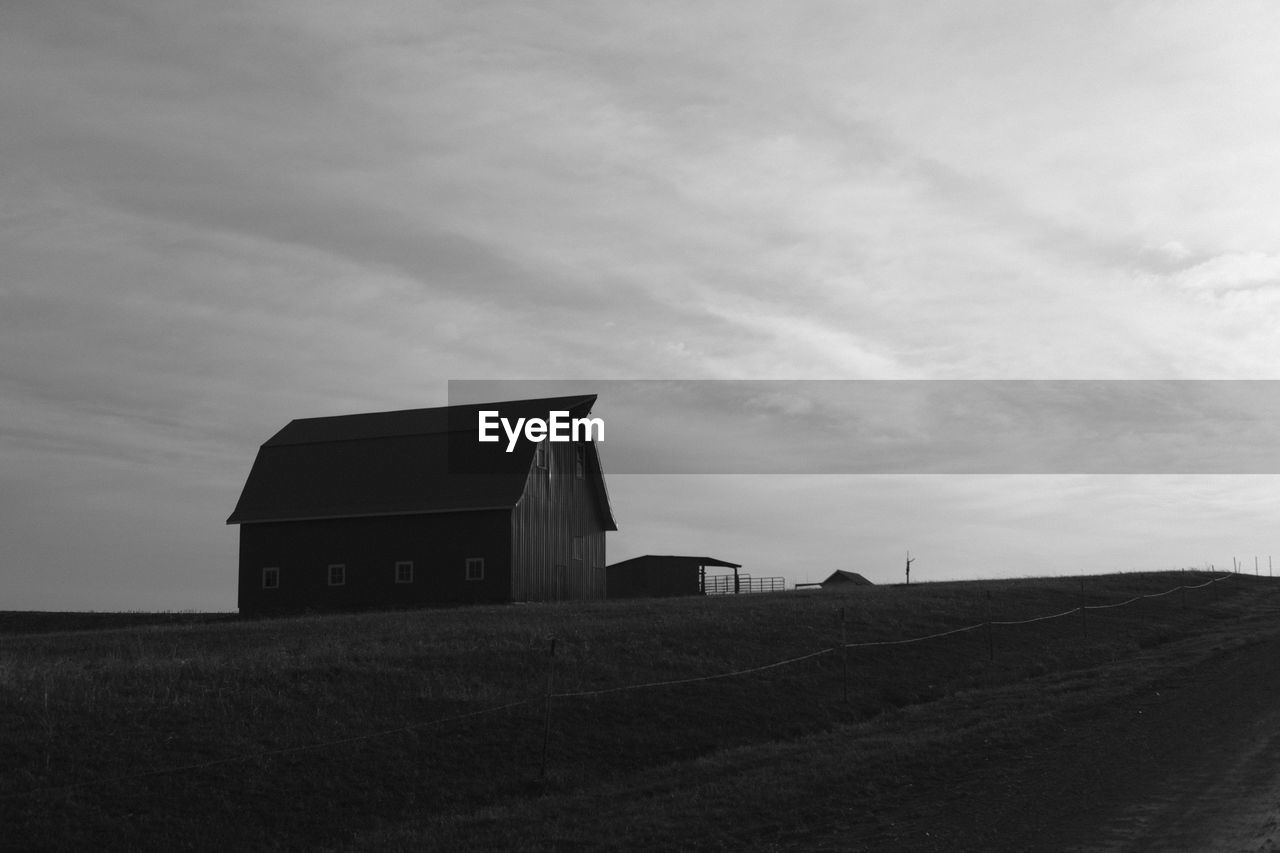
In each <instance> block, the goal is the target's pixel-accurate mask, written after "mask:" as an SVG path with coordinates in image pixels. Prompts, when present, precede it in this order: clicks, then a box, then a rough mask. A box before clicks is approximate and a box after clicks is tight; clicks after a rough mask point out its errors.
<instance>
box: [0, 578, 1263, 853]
mask: <svg viewBox="0 0 1280 853" xmlns="http://www.w3.org/2000/svg"><path fill="white" fill-rule="evenodd" d="M1203 577H1204V576H1200V575H1194V574H1188V575H1185V576H1184V575H1181V574H1173V573H1164V574H1154V575H1113V576H1105V577H1092V578H1088V579H1087V582H1086V584H1085V595H1086V599H1085V600H1087V602H1088V603H1090V604H1103V603H1112V602H1115V601H1121V600H1124V599H1127V598H1129V597H1131V596H1133V595H1142V594H1150V593H1156V592H1161V591H1164V590H1166V589H1168V588H1170V587H1171V586H1176V585H1178V584H1180V583H1183V582H1184V580H1185V581H1186V582H1188V583H1192V582H1198V581H1200V580H1202V579H1203ZM1270 590H1271V586H1270V585H1269V584H1268V583H1267V582H1266V580H1265V579H1254V578H1249V577H1247V576H1239V577H1237V578H1233V579H1232V580H1230V581H1227V582H1224V583H1221V584H1217V585H1215V586H1214V587H1213V588H1211V589H1208V590H1196V591H1193V592H1190V593H1188V596H1187V598H1186V601H1185V604H1184V601H1183V598H1182V596H1181V595H1176V594H1175V595H1173V596H1166V597H1164V598H1160V599H1149V600H1146V601H1145V602H1144V603H1143V604H1142V605H1141V606H1130V607H1126V608H1119V609H1114V610H1105V611H1091V612H1090V613H1089V615H1088V621H1087V623H1086V624H1087V629H1088V633H1087V636H1084V635H1083V634H1082V626H1081V623H1080V620H1079V617H1078V616H1075V617H1066V618H1062V619H1057V620H1052V621H1049V622H1040V623H1035V624H1032V625H1024V626H1002V627H997V628H995V629H994V631H993V632H992V634H991V635H990V637H989V636H988V634H987V632H986V631H985V630H977V631H971V632H966V633H962V634H957V635H954V636H952V637H947V638H944V639H941V640H936V641H929V642H926V643H920V644H913V645H906V646H882V647H875V648H867V649H857V650H853V651H851V652H850V654H849V657H848V669H847V672H848V676H847V678H848V681H847V684H848V688H849V697H850V701H849V702H848V703H847V704H846V703H845V702H843V701H842V695H843V690H844V684H845V682H844V678H845V676H844V672H845V669H844V667H843V666H842V659H841V655H840V654H839V653H829V654H825V655H822V656H819V657H816V658H812V659H810V660H807V661H804V662H802V663H797V664H794V665H790V666H786V667H780V668H776V669H771V670H767V671H764V672H760V673H756V674H752V675H747V676H742V677H737V678H727V679H718V680H712V681H702V682H697V683H693V684H684V685H675V686H667V687H657V688H648V689H642V690H628V691H622V692H617V693H609V694H605V695H602V696H598V697H580V698H561V699H557V700H555V701H554V702H553V704H552V710H553V714H552V726H551V730H550V739H549V742H548V744H547V747H548V749H547V756H548V764H547V770H546V774H545V776H544V774H543V772H542V760H541V759H542V754H543V732H544V719H543V716H542V715H543V709H544V706H543V704H542V702H541V695H542V693H543V692H544V690H545V686H546V682H547V676H548V671H549V666H550V665H551V661H550V659H549V656H548V649H549V647H550V640H551V638H552V637H555V638H556V657H555V660H554V679H555V689H556V691H557V692H576V691H582V690H597V689H607V688H612V687H617V686H620V685H627V684H636V683H644V682H650V681H662V680H671V679H681V678H695V677H699V676H707V675H714V674H718V673H723V672H729V671H734V670H740V669H744V668H750V667H756V666H761V665H764V664H768V663H771V662H774V661H778V660H782V659H785V658H789V657H794V656H799V655H804V654H808V653H811V652H814V651H817V650H820V649H824V648H830V647H832V646H833V645H835V644H837V643H838V642H839V640H840V636H841V633H840V613H841V611H842V610H843V612H844V614H845V618H846V620H847V630H848V639H849V641H850V642H869V641H884V640H898V639H904V638H910V637H916V636H922V635H927V634H933V633H937V632H939V631H945V630H949V629H952V628H956V627H962V626H965V625H971V624H976V623H982V622H984V621H985V620H986V619H987V618H988V615H990V616H992V617H994V618H996V619H1005V620H1016V619H1025V618H1031V617H1034V616H1040V615H1044V614H1048V613H1055V612H1059V611H1062V610H1065V609H1070V608H1073V607H1075V606H1077V605H1078V604H1079V603H1080V602H1081V600H1082V599H1081V590H1080V580H1079V579H1078V578H1073V579H1027V580H1018V581H999V582H969V583H946V584H923V585H918V586H913V587H910V588H904V587H871V588H864V589H859V590H857V591H854V592H851V593H846V594H837V595H832V594H824V593H808V592H806V593H785V594H775V595H761V596H741V597H737V598H714V599H700V598H698V599H683V600H662V601H638V602H604V603H594V604H566V605H530V606H511V607H477V608H467V609H441V610H419V611H403V612H392V613H365V614H346V615H331V616H309V617H298V618H288V619H274V620H260V621H252V620H230V621H229V620H226V619H208V618H200V617H196V616H186V617H182V618H175V619H170V620H167V621H168V622H169V624H149V625H135V626H132V627H93V626H92V625H89V624H86V623H85V620H84V616H85V615H84V614H76V620H75V621H76V623H77V624H76V625H75V627H76V630H45V629H48V628H51V627H56V626H57V622H56V620H55V621H54V622H52V623H50V622H47V621H46V622H44V623H43V624H40V625H39V626H38V628H39V629H40V630H41V632H39V633H29V632H23V631H31V630H32V629H31V627H30V625H31V622H30V621H29V620H28V622H27V623H26V626H25V627H21V628H17V629H15V628H14V627H13V626H14V622H13V620H12V618H11V619H10V620H9V621H8V622H7V623H6V620H4V619H3V618H0V630H2V629H3V628H4V627H5V626H6V624H8V626H9V627H10V630H11V631H15V632H11V633H8V634H4V635H2V636H0V718H2V719H3V723H0V732H3V733H4V734H3V735H0V738H2V739H0V761H2V762H3V763H4V765H5V766H6V767H7V768H9V773H7V774H6V775H5V777H4V779H3V781H2V782H0V797H3V799H0V807H2V808H3V811H4V813H5V824H6V827H5V832H6V835H7V837H8V839H9V840H10V842H11V843H15V844H17V845H19V846H20V847H25V848H27V849H41V848H42V847H44V848H48V849H85V848H90V847H93V848H99V849H101V848H115V849H166V850H170V849H271V848H279V849H299V848H316V847H334V848H342V847H347V846H351V847H357V848H359V847H363V848H369V849H374V848H384V847H391V848H394V847H404V848H405V849H408V848H411V847H414V848H418V849H421V848H423V847H426V848H431V847H436V848H438V849H439V848H445V849H460V848H466V847H474V848H476V849H486V848H489V849H521V848H527V849H551V848H552V847H558V849H562V850H563V849H574V848H575V847H577V848H580V849H603V848H607V847H609V846H610V844H612V845H613V846H615V847H617V848H618V849H625V848H627V847H628V846H630V847H633V848H634V847H636V846H641V847H642V846H643V845H642V844H638V841H640V840H642V839H643V837H644V833H651V834H656V835H655V839H654V840H655V843H656V842H657V840H658V839H657V836H662V838H663V839H665V840H667V841H669V840H671V839H672V838H677V839H679V841H680V844H681V845H682V846H685V847H686V848H691V847H701V848H704V849H715V847H716V846H717V845H719V844H721V843H725V844H729V842H730V841H732V838H728V839H726V838H722V837H721V835H722V834H723V833H724V832H725V829H724V826H722V825H720V824H718V823H717V824H710V823H708V822H707V821H702V820H698V819H695V815H696V814H697V813H699V812H700V811H701V810H705V809H712V810H713V811H714V810H715V809H729V808H731V805H730V803H731V802H732V800H733V797H738V798H739V799H740V798H741V796H742V795H743V785H742V782H741V780H742V779H750V778H759V779H764V778H766V777H767V778H769V779H774V780H777V779H787V780H789V783H788V784H789V785H790V786H791V788H793V789H794V790H795V791H796V792H797V797H800V793H801V792H807V793H805V796H804V797H800V799H801V800H802V801H803V803H809V802H810V800H814V799H815V798H816V800H818V801H821V799H822V797H821V796H820V795H819V794H817V793H815V792H821V791H823V790H827V789H828V788H829V787H831V786H832V785H836V786H840V785H843V786H846V788H847V787H848V786H849V785H853V786H855V788H856V790H857V791H858V792H860V795H861V796H863V797H874V796H875V792H876V791H877V790H881V791H889V790H892V789H893V788H894V786H895V785H896V784H898V783H899V781H900V780H901V778H902V774H903V773H904V772H907V770H904V769H903V768H904V767H906V768H909V767H910V765H911V761H910V759H909V758H908V756H909V755H910V754H912V753H911V751H910V750H907V749H904V748H901V747H899V748H898V750H897V758H896V759H895V758H894V754H895V753H894V750H889V751H888V752H887V753H886V752H883V751H882V752H881V753H877V754H878V755H880V757H879V758H875V759H874V760H873V759H872V758H871V757H869V756H870V755H871V753H870V752H867V750H872V751H874V749H873V746H874V744H876V743H878V742H879V741H878V740H877V738H883V737H884V736H885V734H884V733H885V731H888V730H889V729H891V728H892V726H893V725H897V724H898V723H895V722H894V721H897V720H904V719H910V717H911V715H912V714H915V713H918V712H917V711H916V710H914V709H917V708H922V707H932V708H937V707H941V705H940V704H939V703H953V704H954V706H955V708H956V709H958V710H956V711H955V714H956V715H957V716H955V720H956V727H954V728H950V727H944V728H943V729H936V728H935V730H934V731H933V732H932V733H931V734H927V733H923V732H922V733H921V734H919V737H921V738H924V739H928V738H936V739H941V740H943V741H946V742H952V743H954V744H957V745H958V746H957V747H956V748H966V747H964V746H963V745H964V744H967V743H970V741H969V740H968V738H971V737H978V738H987V739H988V740H989V739H990V735H991V732H990V731H988V729H989V728H990V726H991V722H990V720H986V719H984V718H983V717H982V715H980V714H974V713H971V714H968V715H967V716H966V715H965V714H964V713H962V712H963V709H964V708H965V702H966V701H969V700H970V699H971V698H972V697H974V696H977V695H979V694H981V695H983V696H984V697H986V696H989V695H996V694H997V693H1001V691H1006V692H1008V695H1009V696H1010V697H1012V698H1009V699H1008V700H1007V705H1006V706H1005V707H1006V711H1004V712H1002V713H1006V714H1008V715H1009V719H1008V720H1005V721H1004V722H1003V723H1002V724H1001V731H1003V732H1004V733H1005V734H1003V735H1001V737H1017V736H1018V732H1019V731H1020V730H1021V729H1020V725H1019V724H1017V723H1016V722H1014V723H1011V722H1010V720H1013V721H1016V720H1017V719H1018V718H1019V716H1020V715H1021V716H1024V717H1025V725H1026V726H1029V727H1034V725H1036V724H1037V723H1036V722H1035V721H1036V719H1037V716H1036V713H1034V712H1033V711H1031V710H1027V711H1026V712H1025V713H1023V712H1020V711H1018V707H1019V705H1018V703H1019V702H1025V701H1026V697H1025V692H1026V691H1021V692H1020V691H1019V690H1018V689H1012V690H1011V688H1010V686H1011V685H1012V686H1014V688H1016V687H1017V686H1018V685H1023V684H1025V683H1027V680H1028V679H1036V680H1037V683H1038V684H1040V685H1043V684H1056V685H1059V686H1061V685H1072V684H1078V683H1079V682H1078V679H1077V680H1074V681H1073V678H1075V676H1074V675H1073V674H1079V673H1085V672H1096V671H1098V668H1099V667H1103V666H1105V667H1109V668H1111V669H1114V670H1115V671H1117V672H1119V671H1122V670H1124V668H1125V667H1127V666H1129V665H1130V664H1131V662H1133V661H1140V660H1143V659H1145V657H1149V655H1150V653H1151V651H1152V650H1159V649H1161V648H1163V647H1165V646H1167V645H1170V644H1173V643H1176V642H1182V641H1184V640H1185V639H1186V638H1191V637H1196V636H1207V635H1211V634H1215V632H1220V631H1221V630H1222V628H1223V626H1235V625H1238V624H1241V622H1240V620H1242V619H1247V618H1248V617H1249V614H1251V613H1253V612H1255V610H1256V608H1257V607H1258V602H1259V601H1260V595H1261V594H1263V593H1267V594H1269V592H1270ZM107 618H109V617H107V616H105V615H104V616H103V619H104V620H105V619H107ZM989 642H993V643H994V651H995V656H994V660H993V659H992V658H991V655H990V648H989V646H988V643H989ZM1096 680H1097V679H1096V678H1093V679H1090V682H1091V683H1092V682H1093V681H1096ZM1062 689H1063V690H1065V691H1066V694H1069V695H1075V693H1074V692H1073V690H1074V688H1072V689H1067V688H1065V687H1064V688H1062ZM1039 692H1042V693H1043V692H1044V690H1043V689H1041V690H1040V691H1039ZM1050 692H1051V691H1050ZM1001 695H1003V694H1001ZM1019 695H1022V698H1021V699H1019V698H1017V697H1018V696H1019ZM967 697H968V698H967ZM984 701H987V700H986V699H984ZM510 703H519V704H516V705H515V707H511V708H509V709H506V710H503V711H498V712H494V713H480V714H478V715H476V716H469V717H464V716H463V715H468V714H473V713H475V712H486V711H488V709H492V708H496V707H499V706H503V705H507V704H510ZM460 717H461V718H460ZM458 718H460V719H458ZM434 721H443V722H434ZM885 726H888V727H889V729H885V728H884V727H885ZM387 731H394V732H395V733H390V734H382V735H379V734H378V733H380V732H387ZM957 732H959V733H962V734H963V736H961V735H959V734H957ZM351 738H356V739H354V740H348V739H351ZM836 743H840V744H846V745H848V744H853V746H849V747H848V749H846V750H844V751H843V752H842V751H841V750H838V749H835V748H834V746H833V745H834V744H836ZM317 744H329V745H325V746H320V747H318V748H313V747H316V745H317ZM849 750H853V752H849ZM245 756H249V757H245ZM835 756H840V757H839V758H838V759H837V758H836V757H835ZM848 761H856V762H858V764H859V766H860V768H861V769H860V770H859V772H858V774H857V779H856V780H853V779H851V778H848V777H849V774H848V772H847V770H841V762H848ZM895 761H896V762H897V763H896V764H895ZM877 762H879V763H877ZM191 765H205V766H199V767H191ZM899 765H901V766H899ZM179 767H184V768H187V769H181V770H173V771H170V770H169V768H179ZM868 768H871V770H870V771H869V770H868ZM877 768H878V769H877ZM753 774H754V776H753ZM112 779H115V780H116V781H110V782H103V781H102V780H112ZM762 784H763V783H762ZM617 797H622V799H623V800H624V801H625V802H626V807H625V811H626V812H627V814H628V815H630V816H629V817H626V816H625V815H624V817H626V820H628V821H629V822H630V824H631V825H633V826H634V827H636V830H635V832H636V833H639V835H631V834H626V833H623V834H618V833H616V832H613V833H611V832H610V830H609V829H608V828H607V827H603V826H602V825H601V822H600V820H599V818H598V815H599V814H600V813H601V812H602V809H603V808H604V806H603V804H604V803H606V802H614V803H615V804H616V803H617V802H618V800H617ZM673 798H674V799H673ZM775 799H776V798H775ZM676 800H678V803H677V802H676ZM749 804H750V796H748V805H749ZM766 805H767V804H765V803H757V804H756V806H752V807H753V808H757V807H758V808H757V811H758V812H759V813H761V814H764V813H767V812H768V811H769V808H766ZM548 808H551V811H548ZM770 808H771V807H770ZM789 808H791V809H792V811H793V812H794V811H795V810H796V809H799V810H800V813H801V817H800V818H799V819H803V814H804V813H806V810H807V809H810V808H812V806H809V805H802V804H797V803H793V804H792V805H791V806H790V807H789ZM669 813H670V814H675V815H681V814H683V815H687V816H688V817H687V819H679V820H674V822H673V821H658V822H655V821H653V820H651V819H649V818H652V817H653V816H654V815H667V814H669ZM556 814H559V815H561V819H560V826H561V830H560V831H559V832H558V833H557V832H555V831H552V832H551V833H550V834H549V835H545V836H537V835H531V834H530V833H529V832H528V831H527V830H528V827H529V825H530V824H529V821H530V820H531V819H533V818H534V817H536V816H539V815H540V816H541V817H540V818H539V820H542V821H544V822H545V821H551V823H549V824H548V825H549V826H554V824H555V823H556V821H555V820H552V817H553V816H554V815H556ZM593 815H595V816H596V817H594V818H593ZM646 815H647V816H649V818H646V817H645V816H646ZM726 818H727V815H726ZM793 818H794V815H792V816H791V817H786V818H783V817H778V818H768V819H766V822H768V821H774V822H776V823H778V826H777V828H776V832H777V833H778V834H779V837H782V836H785V835H786V833H787V831H788V829H787V825H788V822H789V821H791V820H793ZM725 825H728V826H730V827H732V826H734V825H735V824H734V822H733V821H732V820H726V822H725ZM660 826H665V827H667V828H666V829H660V828H659V827H660ZM699 827H704V829H699ZM757 828H758V827H757ZM700 832H702V833H705V837H700V836H699V835H698V833H700ZM599 833H604V835H603V836H601V835H599ZM671 833H675V835H674V836H673V835H671ZM547 839H551V841H548V840H547ZM659 846H661V845H659ZM729 846H732V845H731V844H730V845H729Z"/></svg>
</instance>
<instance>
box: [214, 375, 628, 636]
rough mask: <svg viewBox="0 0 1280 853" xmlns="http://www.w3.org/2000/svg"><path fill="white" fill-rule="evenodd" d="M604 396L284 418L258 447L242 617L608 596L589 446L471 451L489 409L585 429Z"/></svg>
mask: <svg viewBox="0 0 1280 853" xmlns="http://www.w3.org/2000/svg"><path fill="white" fill-rule="evenodd" d="M595 401H596V397H595V395H586V396H576V397H552V398H543V399H536V400H515V401H507V402H499V403H487V404H479V405H466V406H445V407H440V408H431V409H408V410H403V411H395V412H374V413H369V414H355V415H339V416H335V417H320V418H305V419H301V420H295V421H291V422H290V423H289V424H288V425H287V426H285V427H284V428H283V429H281V430H280V431H279V432H277V433H276V434H275V435H273V436H272V437H271V438H270V439H268V440H267V441H266V442H265V443H264V444H263V445H262V446H261V447H260V448H259V450H258V455H257V458H256V459H255V460H254V463H253V467H252V469H251V470H250V472H249V477H248V479H247V480H246V482H245V485H244V489H243V491H242V493H241V495H240V500H239V502H238V503H237V504H236V507H235V511H234V512H233V513H232V514H231V517H230V518H228V519H227V523H228V524H236V525H239V526H240V560H239V563H240V566H239V592H238V606H239V609H240V612H241V613H263V612H280V611H294V610H343V609H355V608H368V607H398V606H421V605H430V604H448V603H469V602H509V601H558V600H565V599H599V598H603V597H604V594H605V569H604V567H605V532H606V531H610V530H617V529H618V528H617V524H616V523H615V522H614V519H613V513H612V510H611V509H610V506H609V497H608V493H607V492H606V490H605V483H604V473H603V471H602V470H601V467H600V457H599V454H598V453H597V451H596V446H595V443H594V442H593V441H591V440H589V438H590V437H585V438H584V437H583V436H581V435H580V436H579V440H577V441H549V440H543V441H530V440H528V439H527V438H526V437H524V436H523V435H522V436H521V437H520V438H519V439H518V440H517V442H516V443H515V445H514V447H512V449H511V450H510V452H508V450H507V440H506V438H505V437H503V439H502V440H501V441H498V442H495V443H481V442H480V441H478V436H479V431H478V420H479V416H480V412H481V411H497V412H499V413H500V415H501V417H503V418H505V419H507V420H508V421H509V422H511V423H515V422H516V419H517V418H526V419H528V418H540V419H543V420H548V419H550V417H551V413H553V412H565V413H568V417H570V418H585V417H586V416H587V415H588V414H589V413H590V412H591V407H592V406H593V405H594V404H595Z"/></svg>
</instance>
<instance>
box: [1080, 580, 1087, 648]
mask: <svg viewBox="0 0 1280 853" xmlns="http://www.w3.org/2000/svg"><path fill="white" fill-rule="evenodd" d="M1087 612H1088V611H1086V610H1085V604H1084V578H1083V577H1081V578H1080V636H1081V637H1083V638H1084V639H1086V640H1087V639H1089V621H1088V616H1087V615H1086V614H1087Z"/></svg>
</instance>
